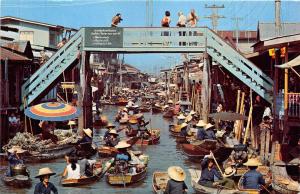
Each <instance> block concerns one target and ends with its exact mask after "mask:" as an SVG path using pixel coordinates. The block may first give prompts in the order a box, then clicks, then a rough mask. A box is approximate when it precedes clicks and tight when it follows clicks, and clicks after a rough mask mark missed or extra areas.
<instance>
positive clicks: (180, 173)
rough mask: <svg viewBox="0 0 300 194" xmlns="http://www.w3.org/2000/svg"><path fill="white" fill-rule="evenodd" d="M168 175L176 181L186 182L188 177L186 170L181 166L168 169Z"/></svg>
mask: <svg viewBox="0 0 300 194" xmlns="http://www.w3.org/2000/svg"><path fill="white" fill-rule="evenodd" d="M168 175H169V177H170V178H171V179H173V180H175V181H184V179H185V177H186V175H185V172H184V170H183V169H182V168H181V167H179V166H171V167H169V168H168Z"/></svg>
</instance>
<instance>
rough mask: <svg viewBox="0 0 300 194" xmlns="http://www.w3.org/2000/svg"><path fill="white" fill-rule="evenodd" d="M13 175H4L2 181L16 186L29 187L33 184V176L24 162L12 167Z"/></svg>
mask: <svg viewBox="0 0 300 194" xmlns="http://www.w3.org/2000/svg"><path fill="white" fill-rule="evenodd" d="M11 173H12V175H13V176H11V177H10V176H6V175H4V176H3V177H2V181H3V182H4V184H5V185H7V186H11V187H15V188H28V187H30V186H31V178H30V177H29V171H28V170H27V168H26V166H25V165H23V164H20V165H16V166H15V168H13V169H11Z"/></svg>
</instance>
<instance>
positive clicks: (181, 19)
mask: <svg viewBox="0 0 300 194" xmlns="http://www.w3.org/2000/svg"><path fill="white" fill-rule="evenodd" d="M178 24H180V25H185V24H186V17H185V16H184V15H180V16H179V18H178Z"/></svg>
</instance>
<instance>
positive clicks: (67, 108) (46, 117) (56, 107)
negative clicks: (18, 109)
mask: <svg viewBox="0 0 300 194" xmlns="http://www.w3.org/2000/svg"><path fill="white" fill-rule="evenodd" d="M79 114H80V111H79V109H78V108H76V107H74V106H71V105H68V104H63V103H59V102H46V103H42V104H38V105H35V106H31V107H28V108H26V109H25V115H26V116H28V117H30V118H32V119H36V120H43V121H67V120H71V119H74V118H76V117H78V116H79Z"/></svg>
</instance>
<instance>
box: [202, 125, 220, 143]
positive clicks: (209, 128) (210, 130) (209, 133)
mask: <svg viewBox="0 0 300 194" xmlns="http://www.w3.org/2000/svg"><path fill="white" fill-rule="evenodd" d="M204 129H205V133H206V137H205V139H211V140H216V139H217V138H216V135H215V126H214V125H212V124H211V123H208V124H207V125H205V127H204Z"/></svg>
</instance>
